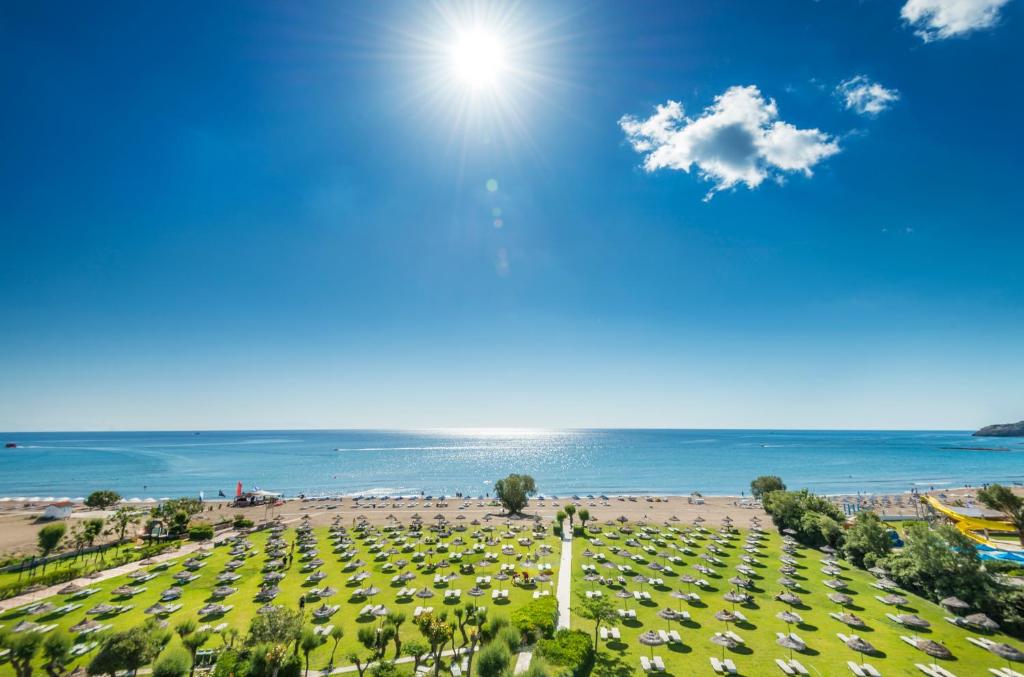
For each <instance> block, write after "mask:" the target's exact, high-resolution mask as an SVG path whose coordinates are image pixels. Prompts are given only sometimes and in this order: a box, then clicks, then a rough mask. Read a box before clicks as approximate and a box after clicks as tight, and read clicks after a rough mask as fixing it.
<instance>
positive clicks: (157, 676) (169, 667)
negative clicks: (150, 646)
mask: <svg viewBox="0 0 1024 677" xmlns="http://www.w3.org/2000/svg"><path fill="white" fill-rule="evenodd" d="M191 669H192V657H191V656H189V655H188V652H187V651H185V649H183V648H181V647H172V648H170V649H168V650H167V651H165V652H164V653H163V655H161V656H160V657H159V658H157V659H156V663H154V664H153V673H152V674H153V677H184V675H187V674H188V672H189V670H191Z"/></svg>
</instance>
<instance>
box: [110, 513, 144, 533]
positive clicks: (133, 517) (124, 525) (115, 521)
mask: <svg viewBox="0 0 1024 677" xmlns="http://www.w3.org/2000/svg"><path fill="white" fill-rule="evenodd" d="M110 521H111V525H112V526H113V529H114V533H115V534H117V540H118V541H123V540H124V535H125V534H126V533H127V532H128V527H129V526H131V525H133V524H138V523H139V514H138V513H137V512H135V511H134V510H132V509H131V508H128V507H121V508H118V509H117V510H115V511H114V514H113V516H111V518H110Z"/></svg>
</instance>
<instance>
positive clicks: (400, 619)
mask: <svg viewBox="0 0 1024 677" xmlns="http://www.w3.org/2000/svg"><path fill="white" fill-rule="evenodd" d="M405 620H406V615H405V614H404V613H402V612H401V611H389V612H388V615H387V622H388V625H391V626H392V627H394V629H395V636H394V637H393V638H392V639H393V640H394V642H395V659H396V660H397V659H398V657H399V656H401V655H402V637H401V634H402V623H405Z"/></svg>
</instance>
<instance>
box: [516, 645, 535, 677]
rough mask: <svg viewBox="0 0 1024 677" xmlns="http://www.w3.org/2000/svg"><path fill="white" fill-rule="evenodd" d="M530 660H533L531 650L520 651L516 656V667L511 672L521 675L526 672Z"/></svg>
mask: <svg viewBox="0 0 1024 677" xmlns="http://www.w3.org/2000/svg"><path fill="white" fill-rule="evenodd" d="M532 660H533V652H532V651H523V652H520V654H519V655H518V656H516V669H515V671H514V672H513V673H512V674H514V675H521V674H523V673H524V672H526V671H527V670H529V669H530V661H532Z"/></svg>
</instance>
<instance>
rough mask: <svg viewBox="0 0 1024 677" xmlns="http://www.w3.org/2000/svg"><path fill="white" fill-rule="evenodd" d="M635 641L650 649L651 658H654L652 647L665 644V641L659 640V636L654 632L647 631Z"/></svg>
mask: <svg viewBox="0 0 1024 677" xmlns="http://www.w3.org/2000/svg"><path fill="white" fill-rule="evenodd" d="M637 641H638V642H640V643H641V644H645V645H647V646H649V647H651V657H652V658H653V657H654V647H656V646H661V645H662V644H664V643H665V640H663V639H662V638H661V635H659V634H658V633H656V632H655V631H654V630H648V631H647V632H645V633H643V634H641V635H640V636H639V637H637Z"/></svg>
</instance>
